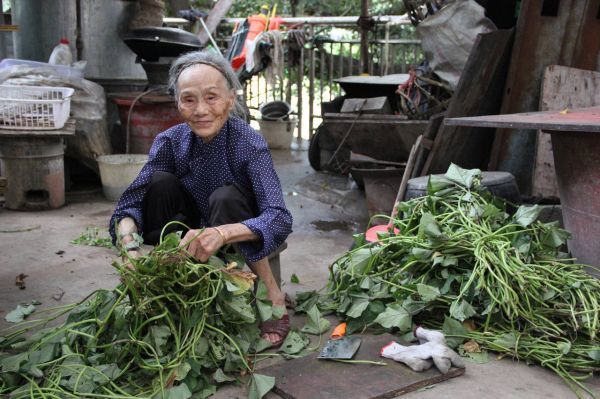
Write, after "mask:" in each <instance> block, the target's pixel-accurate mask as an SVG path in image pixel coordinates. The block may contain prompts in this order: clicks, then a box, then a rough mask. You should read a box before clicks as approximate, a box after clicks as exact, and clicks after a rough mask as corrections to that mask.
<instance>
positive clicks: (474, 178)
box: [444, 163, 481, 188]
mask: <svg viewBox="0 0 600 399" xmlns="http://www.w3.org/2000/svg"><path fill="white" fill-rule="evenodd" d="M444 177H446V178H447V179H448V180H450V181H452V182H454V183H456V184H458V185H460V186H463V187H465V188H472V187H473V186H474V184H475V183H478V182H479V181H480V180H481V170H479V169H463V168H461V167H459V166H457V165H455V164H453V163H451V164H450V167H449V168H448V171H447V172H446V174H445V175H444Z"/></svg>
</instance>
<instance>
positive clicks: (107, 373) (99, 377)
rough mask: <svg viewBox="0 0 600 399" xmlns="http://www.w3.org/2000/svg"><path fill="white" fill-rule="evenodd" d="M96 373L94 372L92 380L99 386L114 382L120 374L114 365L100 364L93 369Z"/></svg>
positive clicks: (119, 370)
mask: <svg viewBox="0 0 600 399" xmlns="http://www.w3.org/2000/svg"><path fill="white" fill-rule="evenodd" d="M95 368H96V370H98V372H96V371H94V376H93V377H92V380H93V381H94V382H97V383H99V384H106V383H108V382H109V381H112V380H114V379H115V378H117V377H118V376H119V374H120V373H121V369H120V368H119V366H117V364H116V363H111V364H100V365H98V366H96V367H95Z"/></svg>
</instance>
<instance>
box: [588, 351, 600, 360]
mask: <svg viewBox="0 0 600 399" xmlns="http://www.w3.org/2000/svg"><path fill="white" fill-rule="evenodd" d="M587 355H588V356H589V357H590V358H591V359H592V360H595V361H597V362H600V349H592V350H591V351H588V352H587Z"/></svg>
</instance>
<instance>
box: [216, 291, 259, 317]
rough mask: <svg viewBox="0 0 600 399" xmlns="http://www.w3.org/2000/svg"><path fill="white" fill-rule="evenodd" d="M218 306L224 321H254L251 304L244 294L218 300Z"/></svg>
mask: <svg viewBox="0 0 600 399" xmlns="http://www.w3.org/2000/svg"><path fill="white" fill-rule="evenodd" d="M219 308H220V309H221V312H222V318H223V319H224V320H226V321H232V322H233V321H243V322H245V323H254V322H255V321H256V316H255V313H254V309H252V305H251V304H250V303H249V302H248V300H247V299H246V297H245V296H244V295H237V296H233V297H232V298H228V299H227V300H222V301H219Z"/></svg>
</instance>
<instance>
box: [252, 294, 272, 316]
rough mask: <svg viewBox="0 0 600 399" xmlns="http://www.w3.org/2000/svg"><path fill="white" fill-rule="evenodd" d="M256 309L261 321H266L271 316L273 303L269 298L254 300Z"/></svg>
mask: <svg viewBox="0 0 600 399" xmlns="http://www.w3.org/2000/svg"><path fill="white" fill-rule="evenodd" d="M256 309H257V310H258V315H259V317H260V319H261V320H262V321H267V320H270V319H271V318H273V303H272V302H271V301H270V300H266V301H262V300H258V299H257V300H256Z"/></svg>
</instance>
